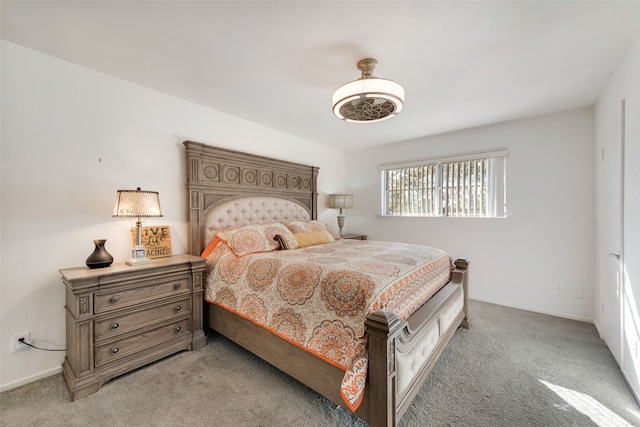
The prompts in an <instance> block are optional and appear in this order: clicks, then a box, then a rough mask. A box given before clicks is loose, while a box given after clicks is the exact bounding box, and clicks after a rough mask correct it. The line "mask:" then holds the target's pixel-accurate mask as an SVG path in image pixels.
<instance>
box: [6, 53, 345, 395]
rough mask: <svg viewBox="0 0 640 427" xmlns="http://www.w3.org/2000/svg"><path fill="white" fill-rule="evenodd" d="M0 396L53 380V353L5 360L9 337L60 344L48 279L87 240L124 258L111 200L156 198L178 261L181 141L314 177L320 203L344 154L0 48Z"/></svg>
mask: <svg viewBox="0 0 640 427" xmlns="http://www.w3.org/2000/svg"><path fill="white" fill-rule="evenodd" d="M1 48H2V69H1V70H2V101H1V102H2V103H1V108H2V133H1V137H2V145H1V149H2V152H1V156H2V158H1V160H2V192H1V204H2V206H1V217H0V223H1V228H0V237H1V240H2V241H1V245H0V250H1V252H0V256H1V262H2V269H1V270H2V272H1V276H0V277H1V284H0V289H1V291H0V308H1V313H0V322H1V323H0V335H1V336H0V360H1V362H0V389H2V390H4V389H8V388H11V387H14V386H17V385H20V384H23V383H26V382H29V381H32V380H35V379H37V378H39V377H42V376H46V375H49V374H51V373H54V372H57V371H59V370H60V364H61V363H62V360H63V357H64V353H63V352H58V353H49V352H44V351H37V350H27V351H23V352H19V353H15V354H12V353H11V350H10V341H11V337H12V335H14V334H18V333H22V332H26V331H30V332H31V338H32V340H34V341H35V344H36V345H40V346H43V347H55V345H54V343H55V344H62V345H64V343H65V327H64V324H65V323H64V322H65V311H64V286H63V285H62V282H61V280H60V275H59V273H58V269H60V268H66V267H75V266H82V265H84V262H85V260H86V258H87V256H89V254H90V253H91V252H92V251H93V243H92V242H93V240H94V239H98V238H105V239H107V245H106V247H107V250H108V251H109V252H110V253H111V254H112V255H113V256H114V258H115V259H116V262H118V261H124V260H125V259H127V258H129V257H130V250H131V241H130V238H131V237H130V234H129V226H130V225H131V223H130V221H128V220H123V219H117V218H112V217H111V213H112V211H113V203H114V202H115V196H116V191H117V190H118V189H135V187H138V186H139V187H141V188H143V189H147V190H155V191H158V192H159V193H160V202H161V206H162V210H163V214H164V217H163V218H154V219H150V220H149V221H148V224H149V225H170V226H171V240H172V244H173V252H174V253H175V254H181V253H186V248H187V226H188V211H187V199H186V189H185V185H186V168H185V163H186V162H185V160H184V148H183V145H182V141H184V140H186V139H191V140H195V141H200V142H204V143H208V144H212V145H219V146H224V147H229V148H233V149H238V150H242V151H247V152H253V153H257V154H262V155H267V156H272V157H277V158H281V159H285V160H291V161H297V162H301V163H306V164H310V165H315V166H319V167H320V174H319V177H318V185H319V193H320V197H319V204H320V218H321V219H325V220H328V221H332V220H333V218H334V217H333V212H332V211H330V210H329V211H327V210H325V206H326V194H327V193H332V192H336V191H343V190H344V188H343V183H344V170H345V163H344V154H343V153H342V152H339V151H336V150H333V149H329V148H326V147H323V146H321V145H318V144H314V143H311V142H309V141H306V140H301V139H300V138H297V137H294V136H292V135H288V134H284V133H282V132H279V131H276V130H273V129H269V128H265V127H263V126H259V125H256V124H254V123H250V122H247V121H244V120H241V119H238V118H235V117H232V116H229V115H226V114H222V113H220V112H216V111H213V110H210V109H207V108H204V107H201V106H198V105H195V104H192V103H189V102H186V101H183V100H180V99H177V98H173V97H171V96H167V95H164V94H161V93H158V92H155V91H152V90H149V89H146V88H143V87H140V86H136V85H133V84H130V83H127V82H124V81H122V80H119V79H116V78H112V77H109V76H106V75H104V74H100V73H97V72H94V71H92V70H88V69H86V68H82V67H79V66H76V65H73V64H70V63H68V62H64V61H62V60H59V59H56V58H53V57H50V56H47V55H43V54H41V53H38V52H35V51H33V50H30V49H25V48H23V47H20V46H18V45H15V44H12V43H8V42H5V41H3V42H2V46H1Z"/></svg>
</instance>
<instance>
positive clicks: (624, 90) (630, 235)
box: [594, 38, 640, 396]
mask: <svg viewBox="0 0 640 427" xmlns="http://www.w3.org/2000/svg"><path fill="white" fill-rule="evenodd" d="M638 76H640V38H638V39H637V40H636V42H635V43H634V44H633V45H632V46H631V48H630V50H629V52H628V53H627V55H626V57H625V59H624V61H623V62H622V63H621V64H620V66H619V67H618V69H617V70H616V73H615V74H614V75H613V76H612V78H611V80H610V81H609V83H608V84H607V86H606V88H605V89H604V90H603V92H602V94H601V95H600V98H599V99H598V102H597V104H596V107H595V119H596V125H597V127H596V129H601V128H602V125H603V124H604V123H605V122H606V120H607V119H609V118H610V117H611V115H612V113H613V112H614V111H615V109H616V107H617V106H618V105H619V104H620V101H621V100H622V99H624V100H625V163H624V225H623V227H624V246H623V250H622V253H623V261H624V264H623V265H624V269H623V270H624V275H623V279H624V283H623V286H624V287H625V295H626V297H627V298H628V299H627V301H625V315H624V334H623V336H624V337H625V339H623V343H624V347H623V354H622V366H621V368H622V371H623V373H624V375H625V377H626V378H627V381H628V382H629V384H630V385H631V387H632V389H633V390H634V392H635V394H636V396H640V378H639V376H640V360H639V358H638V352H637V351H636V352H633V353H635V354H632V351H631V350H632V348H631V347H633V346H636V347H637V346H638V340H640V333H639V330H640V316H639V315H638V312H639V310H640V167H639V166H640V79H639V78H638ZM601 148H602V138H601V134H600V132H596V151H597V153H598V154H599V152H600V149H601ZM596 170H597V172H598V173H597V175H596V177H597V178H596V179H597V181H596V182H597V189H598V203H599V206H598V213H600V212H601V210H602V206H601V203H602V160H601V159H600V157H599V156H597V166H596ZM601 232H602V227H600V224H598V236H600V233H601ZM598 243H600V239H598ZM600 253H601V252H600V247H599V246H598V249H597V254H598V255H599V254H600ZM597 261H598V273H600V271H601V269H602V265H601V264H602V263H601V258H600V257H599V256H597ZM597 277H598V280H599V282H598V286H597V288H596V289H597V291H598V293H597V300H596V306H595V307H594V312H595V319H596V324H597V325H600V324H601V322H602V312H601V310H600V301H601V286H602V285H603V284H602V283H601V276H600V274H598V276H597ZM634 342H635V344H634ZM638 351H640V350H638Z"/></svg>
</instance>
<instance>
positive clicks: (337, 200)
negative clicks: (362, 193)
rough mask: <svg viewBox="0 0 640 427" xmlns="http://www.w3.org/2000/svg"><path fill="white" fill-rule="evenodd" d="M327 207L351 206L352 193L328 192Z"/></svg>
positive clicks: (343, 207) (346, 207) (341, 207)
mask: <svg viewBox="0 0 640 427" xmlns="http://www.w3.org/2000/svg"><path fill="white" fill-rule="evenodd" d="M329 207H330V208H331V209H351V208H353V194H330V195H329Z"/></svg>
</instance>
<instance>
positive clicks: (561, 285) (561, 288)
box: [555, 282, 564, 294]
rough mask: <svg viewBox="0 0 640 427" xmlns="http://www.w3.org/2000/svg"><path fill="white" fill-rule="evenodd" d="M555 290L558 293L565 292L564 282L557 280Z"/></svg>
mask: <svg viewBox="0 0 640 427" xmlns="http://www.w3.org/2000/svg"><path fill="white" fill-rule="evenodd" d="M555 291H556V294H564V283H560V282H556V285H555Z"/></svg>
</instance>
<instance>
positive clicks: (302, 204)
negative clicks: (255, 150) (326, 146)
mask: <svg viewBox="0 0 640 427" xmlns="http://www.w3.org/2000/svg"><path fill="white" fill-rule="evenodd" d="M184 145H185V152H186V157H187V189H188V204H189V253H191V254H192V255H200V254H201V253H202V250H203V249H204V248H205V246H206V244H207V243H208V242H210V241H211V239H212V238H213V236H214V235H215V233H216V232H217V231H218V230H220V229H222V228H227V227H232V226H241V225H248V224H259V223H265V222H275V221H293V220H296V219H317V217H318V193H317V179H318V170H319V168H318V167H315V166H308V165H303V164H299V163H293V162H288V161H285V160H278V159H273V158H270V157H263V156H258V155H255V154H249V153H243V152H240V151H234V150H229V149H226V148H219V147H214V146H210V145H206V144H202V143H199V142H193V141H185V142H184Z"/></svg>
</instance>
